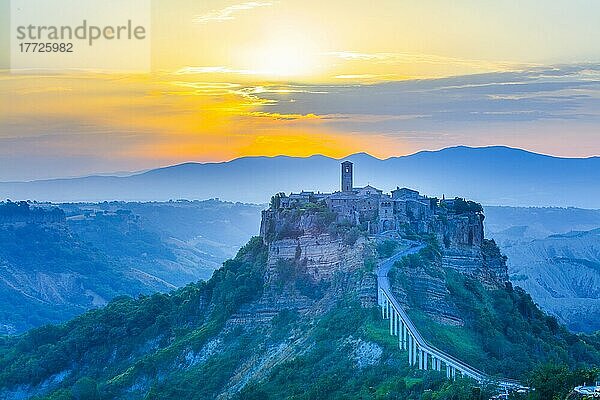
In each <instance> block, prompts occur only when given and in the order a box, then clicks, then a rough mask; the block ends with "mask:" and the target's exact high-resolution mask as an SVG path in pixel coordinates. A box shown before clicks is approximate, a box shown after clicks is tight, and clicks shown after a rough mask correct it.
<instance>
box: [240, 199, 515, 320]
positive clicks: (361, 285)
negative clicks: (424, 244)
mask: <svg viewBox="0 0 600 400" xmlns="http://www.w3.org/2000/svg"><path fill="white" fill-rule="evenodd" d="M483 219H484V217H483V214H482V213H481V212H479V211H470V210H467V211H465V210H462V211H461V212H455V211H454V210H448V212H446V210H442V213H441V215H440V214H438V215H436V216H435V217H434V218H433V219H432V220H429V226H428V227H427V228H426V230H425V232H426V233H422V234H421V235H418V236H417V237H418V238H419V239H417V240H420V241H423V240H425V241H430V242H431V245H430V248H428V251H427V252H425V253H424V254H421V255H420V256H419V257H418V258H420V259H419V260H410V259H409V260H408V261H407V262H401V263H399V264H398V270H399V272H398V276H399V277H400V276H401V280H397V281H396V284H395V290H396V293H397V295H398V299H399V301H401V302H404V303H405V304H404V305H405V306H406V307H407V308H410V305H409V302H408V299H409V298H411V297H412V298H415V299H418V308H419V309H420V310H422V311H423V312H425V313H426V314H427V315H428V316H429V317H430V318H432V319H433V320H435V321H437V322H439V323H442V324H446V325H462V324H463V320H462V318H461V316H460V313H459V312H458V310H457V309H456V307H455V306H454V305H453V304H452V303H451V302H449V301H448V300H447V297H448V288H447V286H446V271H447V270H454V271H456V272H458V273H460V274H462V275H466V276H469V277H471V278H474V279H476V280H477V281H479V282H481V283H482V284H483V285H484V286H485V287H488V288H490V289H497V288H504V287H505V286H506V282H507V281H508V274H507V268H506V260H505V257H503V256H502V255H501V254H500V251H499V250H498V247H497V246H496V244H495V243H494V242H493V241H489V240H486V239H484V238H483ZM425 222H427V221H426V220H425ZM415 226H416V225H415V224H412V225H410V226H407V227H405V231H404V232H402V231H400V232H399V235H400V236H409V235H410V234H411V233H410V232H411V230H412V232H414V227H415ZM413 235H414V233H413ZM261 236H262V238H263V241H264V243H265V244H266V245H267V247H268V260H267V270H266V274H265V285H266V286H265V287H266V288H267V290H266V292H265V295H264V296H263V300H262V306H261V307H262V309H260V310H259V308H254V309H253V310H252V311H254V312H258V314H261V315H264V314H265V313H267V314H274V313H275V312H276V310H277V309H281V307H282V306H285V307H291V308H295V309H304V310H306V309H308V308H310V304H311V301H310V300H309V299H307V296H305V294H306V290H304V295H303V294H302V293H301V292H302V291H298V290H297V289H298V288H297V287H296V288H294V287H289V286H285V285H282V283H281V282H284V281H286V280H289V279H290V278H291V277H293V278H300V280H301V281H304V282H306V283H307V284H308V286H307V287H309V286H311V285H312V287H313V288H312V289H309V292H310V291H313V292H315V291H318V289H315V288H317V287H324V286H327V287H329V285H332V284H333V285H337V284H339V279H338V278H339V277H345V279H346V282H347V283H348V282H349V281H351V285H349V286H347V287H346V290H354V291H356V292H358V295H359V297H360V299H361V302H362V303H363V304H364V305H370V304H373V303H374V301H375V299H374V296H375V294H376V286H377V285H376V281H375V278H374V277H373V276H372V274H370V272H371V270H372V269H373V267H374V266H375V261H374V260H376V258H377V251H376V250H375V247H376V246H375V243H376V242H377V241H378V240H379V239H377V238H374V237H369V236H367V234H366V233H364V232H362V231H359V229H358V228H357V227H356V226H353V225H343V226H340V225H338V224H337V223H336V216H335V213H332V212H330V211H329V210H327V209H326V208H325V207H318V206H309V207H308V208H304V209H302V208H295V209H271V208H270V209H268V210H265V211H263V213H262V222H261ZM427 238H429V239H427ZM408 243H410V242H406V241H404V240H400V245H401V246H406V245H408ZM380 256H382V257H383V255H380ZM365 260H371V265H370V267H367V266H366V264H367V263H366V262H365ZM357 271H362V272H363V273H362V274H360V277H359V278H357V277H356V276H353V274H354V273H356V272H357ZM365 272H366V273H365ZM348 277H351V278H348ZM296 286H297V285H296ZM305 286H306V285H305ZM278 287H279V288H282V289H279V292H277V290H274V289H273V288H278ZM305 289H306V288H305ZM282 290H285V291H286V292H285V296H281V291H282ZM309 297H310V295H309ZM274 299H278V300H274ZM282 299H284V300H282ZM283 303H285V304H283ZM267 309H270V310H271V311H268V312H267V311H266V310H267ZM248 311H249V310H248Z"/></svg>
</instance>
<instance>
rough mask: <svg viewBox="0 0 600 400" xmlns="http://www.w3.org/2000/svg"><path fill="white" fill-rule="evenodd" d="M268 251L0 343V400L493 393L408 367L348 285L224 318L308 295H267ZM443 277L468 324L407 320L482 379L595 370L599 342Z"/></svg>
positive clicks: (525, 305)
mask: <svg viewBox="0 0 600 400" xmlns="http://www.w3.org/2000/svg"><path fill="white" fill-rule="evenodd" d="M428 254H429V255H428ZM266 256H267V251H266V247H265V245H263V243H262V240H261V239H259V238H254V239H252V240H251V241H250V242H249V243H248V244H247V245H246V246H245V247H244V248H242V249H241V250H240V251H239V253H238V255H237V256H236V257H235V259H233V260H230V261H227V262H226V263H225V265H224V267H223V268H221V269H219V270H218V271H216V272H215V273H214V275H213V277H212V278H211V279H210V280H209V281H207V282H201V283H196V284H190V285H188V286H186V287H184V288H181V289H178V290H176V291H174V292H171V293H170V294H154V295H151V296H142V297H139V298H137V299H132V298H129V297H119V298H117V299H114V300H113V301H112V302H110V303H109V304H108V305H107V306H106V307H104V308H102V309H98V310H94V311H90V312H87V313H86V314H84V315H82V316H80V317H77V318H75V319H73V320H71V321H69V322H67V323H64V324H62V325H55V326H45V327H42V328H38V329H34V330H32V331H30V332H28V333H26V334H23V335H21V336H18V337H4V338H2V340H1V344H0V397H2V398H7V399H16V398H28V397H32V396H36V395H37V396H38V397H37V398H47V399H83V398H86V399H87V398H96V399H113V398H122V399H171V398H172V399H181V398H189V399H212V398H216V397H217V396H218V395H221V396H222V397H221V398H239V399H282V398H289V399H479V398H487V397H486V393H489V392H488V391H489V390H492V388H474V387H472V386H473V385H472V383H471V382H469V381H461V380H459V381H456V382H455V383H453V384H449V383H448V382H446V381H445V380H444V379H443V377H442V376H440V375H439V374H438V373H435V372H432V371H429V372H423V371H418V370H415V369H414V368H410V367H408V364H407V362H406V355H405V353H403V352H401V351H399V350H398V348H397V342H396V339H395V338H393V337H391V336H389V335H388V327H387V322H386V321H383V320H381V318H380V314H379V310H378V309H377V308H375V307H372V308H364V307H361V305H360V303H359V301H358V298H357V292H356V291H354V290H348V291H346V292H344V293H343V294H337V295H336V296H334V297H332V298H331V299H332V301H333V303H332V305H331V307H328V308H327V309H326V310H324V311H322V312H312V313H311V312H309V313H302V312H298V311H297V310H293V309H287V308H281V309H280V310H279V311H278V312H277V315H275V317H274V318H272V319H270V320H268V321H266V322H265V321H263V322H257V321H249V322H240V321H237V322H236V318H237V316H238V314H236V312H237V311H239V309H240V307H248V306H251V305H252V304H254V303H256V301H258V299H259V298H261V296H262V295H263V294H265V293H269V294H270V293H274V294H273V295H274V296H281V297H283V296H285V293H286V291H287V290H293V288H295V287H304V288H305V287H306V282H303V281H305V280H306V277H305V276H304V275H302V274H292V275H289V276H287V278H286V281H285V282H280V283H279V286H278V287H277V288H275V289H274V288H271V287H268V286H265V281H264V274H265V262H266ZM420 257H422V259H421V260H420V263H423V262H425V263H427V262H429V263H433V262H435V252H433V251H430V252H429V253H427V252H425V253H421V255H420ZM428 258H429V261H427V260H428ZM424 260H425V261H424ZM407 262H410V261H403V262H401V263H399V264H398V265H397V267H396V268H397V269H402V268H403V267H406V265H404V266H403V265H402V264H403V263H407ZM413 262H415V260H413ZM419 265H421V264H419ZM368 275H369V272H368V271H367V269H364V270H362V271H356V272H354V273H352V274H351V275H350V276H344V277H342V276H339V277H338V278H336V281H337V283H336V284H335V285H334V286H336V285H338V284H339V285H342V286H341V287H345V286H344V285H346V284H347V282H359V281H361V280H364V279H365V278H366V277H367V276H368ZM446 278H447V282H448V285H449V286H448V288H449V296H450V298H451V300H454V301H456V303H457V305H458V307H459V308H460V309H461V313H463V314H464V315H465V321H467V322H466V323H465V325H464V326H463V327H462V328H460V329H455V328H448V327H445V328H444V327H442V326H437V325H438V324H435V323H433V322H431V321H428V320H427V317H426V316H425V314H424V313H423V312H422V310H421V311H420V310H419V308H418V302H413V303H412V304H414V307H412V309H411V313H412V314H413V316H414V317H415V319H417V320H418V324H419V325H420V326H423V327H424V332H425V333H426V336H427V337H428V339H430V340H432V341H433V342H438V341H440V342H441V341H442V339H444V340H445V341H444V343H447V339H450V342H451V343H454V344H455V346H454V347H453V348H451V350H452V351H453V352H456V353H457V354H458V355H460V356H467V355H468V356H469V357H473V358H474V359H476V360H479V361H481V360H486V359H489V360H491V361H489V363H487V364H483V365H482V366H483V367H485V368H488V369H489V371H490V372H501V373H505V374H508V375H511V376H515V377H517V378H519V379H521V380H523V381H524V382H532V383H533V384H535V385H537V386H539V388H540V390H539V391H537V392H534V394H533V395H532V398H535V399H542V397H539V396H538V395H537V393H542V389H543V388H545V387H546V386H548V385H550V384H552V385H554V386H556V387H555V388H553V389H551V390H552V391H555V390H568V389H569V388H568V387H567V386H569V385H571V384H573V383H577V382H579V381H583V380H584V379H586V378H589V376H590V374H592V373H593V372H592V371H591V370H589V369H588V368H589V367H590V366H591V365H598V360H600V352H599V351H598V349H600V338H599V337H598V336H596V337H589V336H582V335H572V334H569V333H567V332H566V331H565V330H564V328H562V327H560V326H558V325H556V323H555V322H554V320H553V319H551V318H548V317H547V316H545V315H543V314H542V313H541V312H540V311H539V310H538V309H537V308H536V307H535V305H534V304H533V303H532V302H531V300H530V299H529V297H528V296H527V295H525V294H524V293H522V292H520V291H516V290H512V289H510V288H506V289H505V290H500V291H488V290H487V289H485V288H483V287H482V286H480V285H478V284H477V283H476V282H474V281H473V280H470V279H463V278H461V277H457V276H455V275H454V274H452V273H448V274H447V277H446ZM344 282H346V283H344ZM303 285H304V286H303ZM351 286H352V285H351ZM277 293H279V295H278V294H277ZM320 296H321V297H320V298H316V299H315V302H316V303H315V304H324V303H323V302H326V301H328V296H329V294H327V293H323V294H321V295H320ZM434 328H435V329H434ZM511 329H512V330H516V329H519V331H520V334H516V333H514V332H513V331H511ZM486 332H487V333H486ZM498 350H502V352H503V354H505V356H501V355H500V354H499V353H498ZM505 359H510V360H511V364H508V363H505V362H502V361H501V360H505ZM547 363H551V364H550V367H549V366H548V365H547ZM559 364H560V365H562V364H564V365H566V366H568V369H566V370H564V371H563V370H561V371H562V374H561V375H560V379H562V380H560V379H559V378H558V377H555V380H554V381H552V382H551V383H549V380H548V379H546V378H547V376H548V371H553V370H549V368H561V367H560V366H558V367H551V366H552V365H559ZM510 365H513V366H514V368H513V369H512V370H511V367H510ZM577 368H579V369H577ZM576 369H577V370H576ZM573 371H576V372H573ZM532 372H533V373H532ZM536 374H537V375H536ZM247 377H252V379H248V378H247ZM529 379H533V380H531V381H529ZM556 379H559V381H558V383H556ZM552 393H554V392H552ZM536 396H537V397H536Z"/></svg>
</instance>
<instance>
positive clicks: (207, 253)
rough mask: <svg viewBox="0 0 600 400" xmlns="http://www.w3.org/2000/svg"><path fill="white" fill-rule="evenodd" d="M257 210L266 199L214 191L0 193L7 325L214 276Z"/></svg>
mask: <svg viewBox="0 0 600 400" xmlns="http://www.w3.org/2000/svg"><path fill="white" fill-rule="evenodd" d="M58 207H60V208H58ZM259 218H260V207H259V206H255V205H247V204H240V203H237V204H236V203H224V202H219V201H216V200H207V201H202V202H171V203H169V202H167V203H124V202H111V203H100V204H84V203H78V204H58V205H49V204H37V205H36V206H35V207H34V206H31V207H30V205H29V204H27V203H0V335H2V334H6V333H19V332H22V331H24V330H26V329H29V328H32V327H37V326H40V325H43V324H47V323H51V322H60V321H64V320H66V319H68V318H71V317H73V316H75V315H78V314H81V313H83V312H84V311H86V310H88V309H90V308H94V307H98V306H102V305H104V304H106V302H108V301H109V300H111V299H112V298H114V297H116V296H119V295H130V296H138V295H139V294H151V293H154V292H156V291H162V292H164V291H168V290H172V289H174V288H176V287H180V286H183V285H185V284H187V283H189V282H195V281H197V280H200V279H208V278H209V277H210V276H211V275H212V273H213V271H214V270H215V269H216V268H219V267H220V266H221V264H222V262H223V261H224V260H225V259H227V258H229V257H231V256H232V255H234V254H235V252H236V251H237V249H238V248H239V247H240V246H241V245H242V244H243V243H245V242H246V241H247V240H248V238H249V237H251V236H252V235H255V234H256V233H257V230H258V228H257V227H258V221H259Z"/></svg>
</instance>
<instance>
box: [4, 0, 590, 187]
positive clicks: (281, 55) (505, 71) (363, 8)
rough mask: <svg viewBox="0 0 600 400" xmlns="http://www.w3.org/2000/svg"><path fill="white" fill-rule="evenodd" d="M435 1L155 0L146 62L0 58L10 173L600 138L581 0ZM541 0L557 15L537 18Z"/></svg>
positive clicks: (548, 146)
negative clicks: (85, 64) (60, 68)
mask: <svg viewBox="0 0 600 400" xmlns="http://www.w3.org/2000/svg"><path fill="white" fill-rule="evenodd" d="M424 3H428V2H403V4H399V3H398V2H383V3H380V4H379V3H378V4H377V5H369V6H367V5H365V4H349V3H347V2H317V1H309V2H300V1H289V2H288V1H286V2H278V1H273V2H270V1H266V2H245V3H244V2H242V3H239V4H233V3H230V2H219V1H213V2H210V4H209V3H206V4H205V3H203V2H195V1H191V0H190V1H187V0H180V1H174V2H166V1H157V2H155V4H154V9H153V12H154V13H155V14H156V13H159V14H160V15H161V18H160V19H157V20H156V23H155V24H154V25H153V27H152V37H153V41H152V66H153V68H152V69H153V71H152V73H150V74H138V75H117V74H102V73H93V74H92V73H72V74H62V75H54V76H53V75H47V74H46V75H27V78H26V79H25V78H24V77H23V76H22V75H18V74H10V73H8V72H3V73H2V74H1V75H0V87H1V88H2V90H3V92H4V93H11V95H10V96H2V98H1V100H0V120H1V121H2V125H1V127H2V129H1V131H0V143H1V144H2V146H1V147H0V162H2V163H3V168H2V174H0V180H10V179H34V178H46V177H55V176H62V175H71V174H86V173H93V172H107V171H111V170H139V169H144V168H151V167H154V166H158V165H166V164H172V163H177V162H183V161H219V160H229V159H232V158H235V157H239V156H245V155H269V156H271V155H277V154H288V155H298V156H305V155H311V154H325V155H329V156H334V157H343V156H345V155H347V154H350V153H354V152H360V151H366V152H369V153H370V154H373V155H375V156H377V157H383V158H385V157H390V156H395V155H402V154H408V153H412V152H416V151H419V150H423V149H438V148H442V147H447V146H452V145H456V144H466V145H473V146H482V145H490V144H503V145H508V146H514V147H521V148H527V149H530V150H534V151H539V152H543V153H548V154H556V155H564V156H591V155H597V154H599V153H600V138H598V135H597V134H596V133H595V132H597V130H598V127H599V126H600V113H599V112H598V109H599V108H598V107H597V104H598V103H597V102H598V101H600V84H599V83H598V82H599V81H600V64H598V62H600V47H599V45H598V44H597V43H596V41H592V40H587V41H583V40H574V38H580V37H582V35H584V34H585V35H586V36H588V37H591V36H593V35H598V34H600V31H599V29H600V28H598V25H597V24H596V22H597V21H595V19H594V18H592V17H591V16H592V15H594V13H593V12H590V10H586V9H584V8H583V7H582V4H583V3H582V2H579V1H577V2H566V1H565V2H556V4H555V3H553V4H551V5H550V4H546V5H545V6H544V9H543V10H541V9H540V7H539V4H538V3H537V2H535V1H526V2H522V3H520V5H519V15H521V16H522V19H519V20H517V19H514V18H508V17H507V16H509V15H514V13H515V10H514V9H513V8H514V7H510V6H508V5H505V4H503V5H502V4H498V3H492V2H485V4H482V3H479V2H477V3H471V4H467V3H469V2H462V3H461V4H460V5H457V6H455V7H450V6H449V5H447V4H446V5H445V4H442V3H435V4H436V5H435V7H434V6H431V5H429V6H426V5H425V4H424ZM463 3H464V4H463ZM558 3H561V4H562V5H561V4H558ZM579 3H582V4H579ZM591 7H592V8H597V7H596V5H594V6H591ZM341 8H343V11H344V18H339V15H340V10H341ZM558 11H560V13H558ZM596 11H600V9H597V10H596ZM540 13H545V14H544V15H545V19H544V20H543V21H544V24H547V25H548V26H550V25H551V26H553V27H554V28H556V29H553V30H552V32H551V33H548V34H547V35H537V36H536V35H532V34H530V33H528V32H529V31H528V30H529V29H531V26H530V23H531V21H534V20H535V19H534V18H536V16H538V15H539V14H540ZM596 15H597V13H596ZM528 18H529V19H528ZM558 20H560V21H561V24H559V25H558V28H557V27H556V26H557V24H556V21H558ZM535 21H538V20H535ZM540 23H541V22H540ZM539 31H540V32H541V31H544V32H546V31H545V30H544V29H543V27H539ZM590 35H591V36H590ZM550 43H551V44H552V46H551V47H550ZM565 135H570V136H572V138H573V140H570V141H569V142H567V143H565V142H564V140H563V138H564V137H565ZM584 142H585V145H582V143H584ZM17 157H20V158H25V159H35V160H37V161H36V162H35V163H33V164H32V165H34V167H32V168H30V169H29V170H24V169H23V168H21V167H19V166H18V165H17V164H15V163H14V162H13V160H14V159H16V158H17ZM65 159H71V160H76V162H75V161H74V162H70V163H68V162H64V163H62V162H60V161H58V160H65ZM56 165H62V166H61V167H60V168H55V167H54V166H56Z"/></svg>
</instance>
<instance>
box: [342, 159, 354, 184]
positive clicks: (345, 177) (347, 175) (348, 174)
mask: <svg viewBox="0 0 600 400" xmlns="http://www.w3.org/2000/svg"><path fill="white" fill-rule="evenodd" d="M350 191H352V163H351V162H350V161H344V162H343V163H342V192H350Z"/></svg>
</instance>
